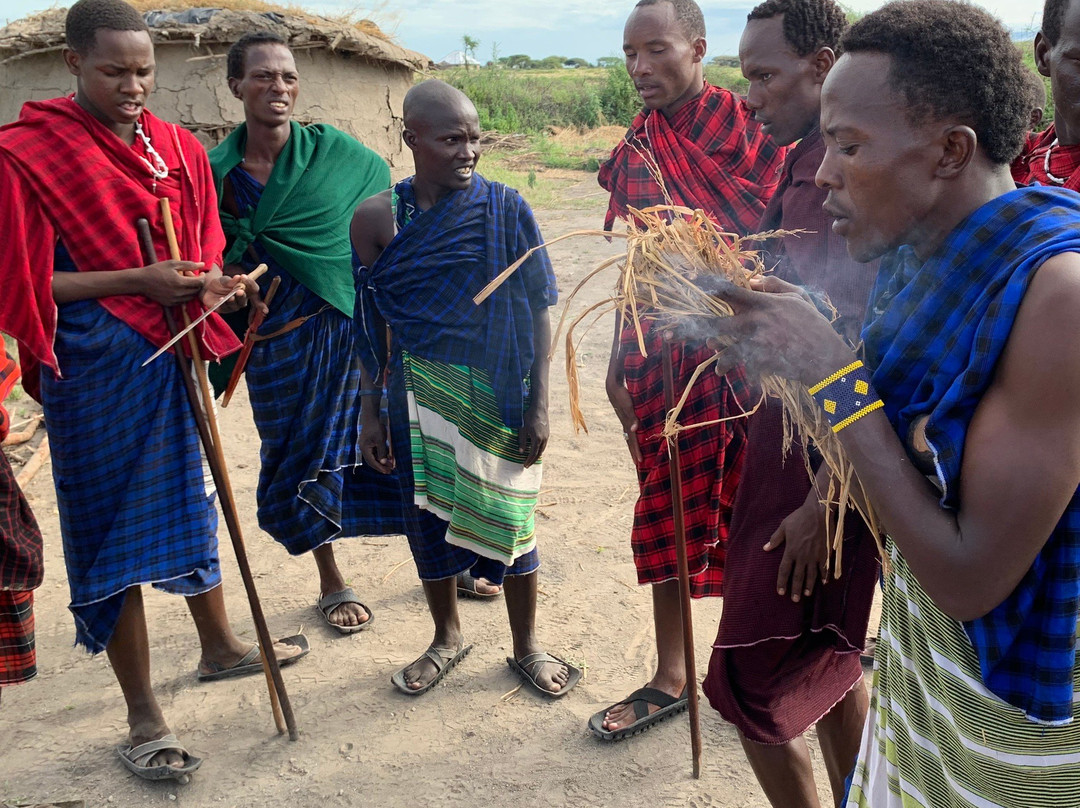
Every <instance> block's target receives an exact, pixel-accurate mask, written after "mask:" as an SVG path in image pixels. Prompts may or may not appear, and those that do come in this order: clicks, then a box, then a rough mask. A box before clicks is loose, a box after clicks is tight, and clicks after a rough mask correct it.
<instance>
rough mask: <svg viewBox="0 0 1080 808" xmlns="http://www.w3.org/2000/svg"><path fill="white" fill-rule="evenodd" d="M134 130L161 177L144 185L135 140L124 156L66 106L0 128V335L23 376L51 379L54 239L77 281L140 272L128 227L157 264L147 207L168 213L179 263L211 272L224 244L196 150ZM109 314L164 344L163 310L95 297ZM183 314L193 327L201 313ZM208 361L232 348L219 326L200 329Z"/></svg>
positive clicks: (139, 300)
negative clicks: (11, 341) (143, 234)
mask: <svg viewBox="0 0 1080 808" xmlns="http://www.w3.org/2000/svg"><path fill="white" fill-rule="evenodd" d="M142 125H143V127H144V129H145V131H146V134H147V135H148V136H149V137H150V140H151V142H152V143H153V145H154V148H155V149H156V150H157V151H158V153H159V154H160V155H161V157H162V159H163V160H164V161H165V164H166V166H167V167H168V169H169V176H168V177H167V178H165V179H163V180H158V181H157V182H156V187H155V182H154V179H153V176H152V175H151V173H150V169H149V168H148V167H147V166H146V165H145V164H144V163H143V161H142V160H141V159H140V155H142V156H145V148H144V147H143V145H142V143H141V141H140V140H139V139H138V138H136V140H135V145H134V146H128V145H127V144H125V143H124V142H123V141H122V140H120V139H119V138H118V137H116V135H114V134H113V133H112V132H110V131H109V130H108V129H106V128H105V126H104V125H103V124H101V123H100V122H99V121H98V120H96V119H95V118H94V117H93V116H91V115H90V114H89V113H87V112H86V111H85V110H83V109H82V107H80V106H79V105H78V104H76V103H75V102H74V101H73V100H72V99H71V98H55V99H52V100H50V101H35V102H31V103H28V104H25V105H24V106H23V109H22V113H21V115H20V116H19V120H18V121H16V122H15V123H12V124H8V125H7V126H4V127H0V232H2V233H4V234H5V238H4V249H3V250H2V251H0V288H3V290H4V294H3V296H2V297H0V331H5V332H7V333H8V334H11V335H12V336H13V337H15V338H16V339H18V340H19V342H20V343H21V344H22V346H23V348H22V349H21V350H20V358H21V360H22V363H23V371H24V373H25V374H26V375H27V376H28V377H30V376H31V372H32V371H36V367H31V362H32V360H36V361H40V362H42V363H43V364H45V365H48V366H49V367H51V368H53V369H57V367H56V355H55V354H54V353H53V345H52V343H53V337H54V334H55V331H56V304H55V303H54V302H53V297H52V266H53V254H54V252H55V249H56V242H57V239H62V240H63V242H64V246H65V247H66V248H67V250H68V252H70V253H71V257H72V258H73V259H74V261H75V265H76V267H78V268H79V270H81V271H97V270H110V269H123V268H130V267H140V266H143V265H144V264H145V263H146V261H145V260H144V259H143V256H142V251H141V250H140V248H139V241H138V237H137V235H136V232H135V221H136V219H139V218H145V219H147V220H149V222H150V226H151V229H152V230H153V232H154V234H155V240H156V242H157V249H158V254H159V255H160V256H162V257H164V256H167V255H168V248H167V244H166V241H165V233H164V227H163V224H162V217H161V213H160V210H159V208H158V199H159V198H160V197H168V198H169V200H170V201H171V203H172V213H173V219H174V221H175V223H176V231H177V237H178V239H179V242H180V251H181V254H182V256H183V257H184V258H186V259H189V260H194V261H204V262H205V263H206V265H207V267H210V266H212V265H214V264H218V265H220V264H221V253H222V250H223V249H224V247H225V236H224V235H223V234H222V232H221V224H220V223H219V221H218V217H217V195H216V194H215V192H214V182H213V177H212V176H211V174H210V163H209V161H208V160H207V157H206V152H205V151H204V150H203V148H202V146H201V145H199V142H198V141H197V140H195V138H194V137H193V136H192V135H191V134H190V133H188V132H187V131H185V130H183V129H181V128H180V127H178V126H175V125H173V124H169V123H165V122H164V121H161V120H159V119H158V118H155V117H154V116H153V115H151V114H150V113H149V112H146V111H144V112H143V114H142ZM100 302H101V305H102V306H104V307H105V308H106V309H107V310H108V311H109V312H110V313H111V314H113V315H114V316H116V317H118V318H120V319H121V320H123V321H124V322H125V323H127V324H128V325H130V326H131V327H132V328H134V329H135V330H136V331H138V332H139V333H140V334H142V335H143V336H144V337H146V338H147V339H148V340H150V341H151V342H153V343H154V344H155V345H158V346H161V345H164V344H165V343H166V342H167V341H168V339H169V332H168V329H167V328H166V325H165V318H164V314H163V312H162V308H161V306H160V305H158V304H157V303H154V302H153V301H152V300H150V299H149V298H146V297H142V296H140V295H124V296H119V297H107V298H102V299H101V301H100ZM201 310H202V307H201V306H200V305H199V303H198V301H192V302H191V303H190V304H189V313H190V314H191V316H192V318H195V317H197V316H198V315H199V314H200V313H201ZM200 338H201V342H202V347H203V351H204V355H205V356H206V357H207V358H214V359H217V358H220V357H221V356H224V355H226V354H228V353H231V352H232V351H234V350H237V349H238V348H239V347H240V343H239V341H238V340H237V339H236V337H235V335H234V334H233V333H232V331H231V330H230V329H229V328H228V326H226V325H225V323H224V322H223V321H222V320H221V319H220V318H219V317H216V316H214V317H211V318H210V319H208V320H207V321H206V324H205V325H203V326H200Z"/></svg>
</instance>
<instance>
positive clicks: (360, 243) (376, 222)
mask: <svg viewBox="0 0 1080 808" xmlns="http://www.w3.org/2000/svg"><path fill="white" fill-rule="evenodd" d="M391 199H392V197H391V191H390V190H389V189H387V190H385V191H382V192H380V193H377V194H375V195H374V196H369V197H368V198H367V199H365V200H364V201H363V202H361V203H360V204H359V205H357V206H356V210H355V211H354V212H353V218H352V224H351V225H350V227H349V235H350V237H351V239H352V245H353V249H354V250H356V254H357V256H358V257H359V258H360V260H361V261H362V262H364V264H365V265H367V266H371V264H372V263H374V262H375V260H376V259H377V258H378V257H379V255H380V254H381V253H382V251H383V250H384V249H385V248H386V245H387V244H389V243H390V242H391V241H392V240H393V238H394V212H393V210H392V209H391Z"/></svg>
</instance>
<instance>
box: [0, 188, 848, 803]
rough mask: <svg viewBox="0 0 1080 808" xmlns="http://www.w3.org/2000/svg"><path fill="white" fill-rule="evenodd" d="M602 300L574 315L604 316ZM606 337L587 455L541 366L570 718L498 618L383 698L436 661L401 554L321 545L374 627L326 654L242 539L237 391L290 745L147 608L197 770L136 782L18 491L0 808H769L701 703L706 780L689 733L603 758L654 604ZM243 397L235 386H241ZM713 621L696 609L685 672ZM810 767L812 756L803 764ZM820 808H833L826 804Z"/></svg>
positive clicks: (262, 693) (297, 592) (187, 638)
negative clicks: (521, 672) (305, 650)
mask: <svg viewBox="0 0 1080 808" xmlns="http://www.w3.org/2000/svg"><path fill="white" fill-rule="evenodd" d="M594 191H595V185H592V184H591V183H590V182H585V183H582V184H581V185H580V186H578V187H576V188H571V189H570V190H569V192H568V193H570V194H571V195H577V196H581V197H587V199H588V201H587V202H585V203H583V204H585V205H587V207H586V208H584V209H573V210H569V209H568V210H561V211H560V210H556V211H544V212H541V213H540V214H539V218H540V221H541V225H542V227H543V229H544V232H545V233H546V234H547V235H548V237H552V236H555V235H559V234H561V233H564V232H567V231H569V230H573V229H578V228H583V227H595V226H597V225H598V223H599V222H600V221H601V217H602V199H600V198H597V197H595V196H592V194H593V192H594ZM615 249H617V247H612V246H610V245H607V244H606V243H605V242H604V241H602V240H599V239H597V240H586V239H579V240H571V241H570V242H563V243H561V244H559V245H557V246H556V247H555V248H553V249H552V251H551V252H552V259H553V261H554V263H555V267H556V271H557V273H558V275H559V279H560V287H561V289H562V290H563V293H564V295H565V294H566V293H567V292H569V290H570V289H572V288H573V286H574V285H575V284H576V283H577V281H578V280H580V278H581V277H583V275H584V273H585V272H587V271H588V270H589V269H590V268H592V267H593V266H594V265H595V264H596V263H597V262H598V261H599V260H600V259H601V258H603V257H606V256H608V255H610V254H612V252H613V250H615ZM608 286H609V284H608V283H607V282H603V281H602V282H600V283H597V284H595V285H594V286H593V288H592V289H591V290H590V292H588V293H587V294H586V295H585V297H584V298H583V301H582V302H583V303H584V302H588V301H594V300H599V299H600V298H601V297H602V296H603V294H604V293H605V292H606V291H607V287H608ZM610 333H611V325H610V321H609V320H604V321H603V322H602V323H601V324H600V325H599V326H598V327H596V328H595V329H594V330H593V331H592V333H591V334H590V335H589V336H588V337H587V338H586V339H585V341H584V343H583V344H582V347H581V351H580V356H579V361H580V363H581V381H582V389H583V409H584V411H585V413H586V417H587V418H588V420H589V426H590V434H589V435H584V434H582V435H574V434H573V432H572V429H571V427H570V422H569V417H568V414H567V401H566V381H565V377H564V374H563V372H562V361H563V360H562V352H561V350H560V352H559V354H558V355H557V357H556V360H555V362H554V363H553V372H552V379H553V395H552V427H553V438H552V442H551V447H550V449H549V452H548V455H547V457H546V458H545V462H544V466H545V473H544V479H545V484H544V493H543V495H542V496H541V502H542V505H543V508H542V509H541V511H540V516H539V518H538V523H537V527H538V531H539V537H540V545H541V555H542V558H543V569H542V570H541V583H540V586H541V595H540V607H539V608H540V615H539V625H540V631H541V635H542V637H543V639H544V640H545V641H546V642H547V643H548V645H549V648H550V649H551V650H552V651H554V652H556V653H560V654H565V655H566V656H568V657H569V658H570V659H572V660H573V661H575V662H577V663H585V664H587V666H588V671H587V678H586V679H585V680H584V681H583V682H582V684H581V685H580V686H579V687H578V689H577V690H576V691H575V692H574V693H573V694H571V695H570V696H569V697H567V698H565V699H561V700H559V701H555V702H550V703H549V702H546V701H543V700H541V699H540V698H538V697H536V696H534V695H532V694H531V693H528V692H516V693H513V695H509V694H510V693H511V692H512V691H514V689H515V688H516V687H517V685H518V680H517V679H516V678H515V677H514V675H513V674H512V673H511V672H510V670H509V668H508V667H507V665H506V662H505V661H504V660H505V657H506V655H507V654H508V653H509V648H510V642H509V629H508V627H507V623H506V614H505V609H504V607H503V604H502V603H501V601H500V602H494V603H490V602H473V601H465V602H463V605H462V615H463V620H464V622H465V630H466V636H467V638H468V640H469V641H471V642H473V643H475V644H476V647H475V649H474V651H473V653H472V654H471V655H470V656H469V657H468V658H467V659H466V660H465V661H464V662H463V663H462V665H461V666H459V668H458V669H457V670H455V671H454V672H453V673H452V674H451V675H450V676H449V677H448V678H447V679H446V680H445V681H444V683H443V684H441V685H440V686H439V687H438V688H437V689H436V690H434V691H432V692H431V693H429V694H427V695H426V696H424V697H422V698H420V699H416V700H413V699H409V698H408V697H405V696H402V695H400V694H398V693H397V692H395V691H394V690H393V689H392V688H391V686H390V684H389V677H390V674H391V673H392V672H393V671H394V670H396V669H397V668H398V667H400V666H401V665H403V664H405V663H407V662H408V661H410V660H411V659H413V658H414V657H415V656H416V655H417V654H419V653H420V652H421V651H422V650H423V649H424V648H425V647H426V645H427V643H428V642H429V641H430V631H431V628H430V622H429V618H428V616H427V612H426V609H425V607H424V602H423V596H422V593H421V589H420V587H419V585H418V582H417V580H416V577H415V570H414V568H413V566H412V564H411V562H410V561H409V559H410V556H409V551H408V547H407V545H406V543H405V540H404V538H401V537H390V538H363V539H351V540H347V541H342V542H340V543H338V544H337V545H336V550H337V553H338V558H339V560H340V563H341V566H342V568H343V570H345V571H346V575H349V576H351V584H352V586H353V587H354V588H355V589H356V590H357V591H358V592H359V593H360V595H361V597H363V598H364V600H365V602H366V603H367V604H368V605H369V606H370V607H371V608H372V609H373V610H374V612H375V614H376V615H377V623H376V625H375V626H374V627H373V629H372V630H371V631H368V632H365V633H363V634H360V635H356V636H353V637H338V636H336V635H333V634H331V632H330V630H329V629H328V628H326V627H325V626H323V625H322V624H321V623H320V622H319V621H318V620H317V615H316V612H315V610H314V607H313V603H314V599H315V595H316V586H317V576H316V573H315V566H314V563H313V562H312V561H311V560H309V559H307V558H291V557H289V556H288V555H287V554H286V553H285V551H284V550H283V549H282V548H281V547H280V546H278V545H277V544H276V543H275V542H273V541H272V540H271V539H270V538H269V537H268V536H266V535H264V534H262V533H260V532H259V530H258V529H257V527H256V523H255V495H254V491H255V481H256V476H257V470H258V439H257V436H256V433H255V429H254V425H253V424H252V422H251V415H250V409H249V407H248V404H247V399H246V395H245V393H244V392H243V390H242V389H241V391H240V392H239V393H238V394H237V396H236V398H235V400H234V403H233V404H232V405H231V406H230V407H229V408H228V410H226V411H225V412H224V413H223V416H222V428H223V431H224V434H225V435H226V436H227V437H226V439H225V440H226V451H227V455H228V457H229V460H230V465H231V471H232V476H233V483H234V487H235V489H236V495H237V497H238V499H239V502H240V507H241V510H242V519H243V527H244V530H245V535H246V539H247V546H248V552H249V555H250V557H251V561H252V565H253V568H254V570H255V572H256V577H257V583H258V586H259V590H260V593H261V596H262V601H263V607H264V610H265V612H266V614H267V616H268V620H269V622H270V628H271V631H272V633H274V634H275V635H276V636H283V635H287V634H291V633H294V632H295V631H296V630H297V628H298V627H299V626H304V627H305V630H306V631H307V633H308V636H309V638H310V640H311V643H312V646H313V651H312V654H311V655H310V656H309V657H308V658H307V659H305V660H303V661H302V662H300V663H299V664H297V665H296V666H293V667H288V668H285V669H284V670H283V673H284V677H285V681H286V684H287V686H288V689H289V692H290V694H291V696H292V701H293V705H294V708H295V710H296V714H297V717H298V721H299V724H300V728H301V732H302V734H301V738H300V740H299V741H298V742H297V743H290V742H289V741H288V740H286V739H285V738H282V737H278V736H277V735H276V734H275V732H274V729H273V721H272V718H271V715H270V710H269V706H268V702H267V694H266V688H265V684H264V681H263V679H262V677H261V676H260V677H250V678H246V679H240V680H234V681H232V682H221V683H216V684H205V685H204V684H199V683H197V682H196V680H195V676H194V669H195V664H196V662H197V659H198V644H197V641H196V636H195V631H194V627H193V625H192V624H191V621H190V618H189V616H188V613H187V610H186V609H185V607H184V604H183V603H182V601H181V600H180V599H179V598H174V597H169V596H166V595H164V594H161V593H157V592H155V593H153V594H148V596H147V610H148V614H149V619H150V626H151V648H152V665H153V671H154V682H155V687H156V689H157V692H158V694H159V698H160V700H161V703H162V706H163V708H164V710H165V714H166V717H167V718H168V720H169V721H170V723H171V726H172V729H173V730H174V731H175V732H176V734H177V735H178V736H179V737H180V738H181V739H182V740H183V741H185V742H186V743H187V744H188V746H189V747H190V748H191V750H192V751H193V752H195V753H196V754H198V755H201V756H203V757H205V758H206V762H205V764H204V765H203V768H202V769H201V771H199V772H198V773H197V774H196V776H195V778H194V779H193V781H192V783H191V784H189V785H187V786H177V785H175V784H150V783H145V782H142V781H140V780H138V779H136V778H135V777H133V776H132V775H130V774H128V773H127V771H126V770H124V769H123V768H122V767H121V765H120V763H119V761H118V760H117V758H116V754H115V752H114V751H113V747H114V746H116V745H117V744H120V743H122V742H123V741H124V739H125V737H126V724H125V720H124V715H125V714H124V705H123V700H122V697H121V694H120V689H119V687H118V686H117V684H116V682H115V680H114V678H113V676H112V672H111V670H110V669H109V665H108V662H107V660H106V658H105V656H104V655H101V656H99V657H97V658H91V657H89V656H88V655H86V654H85V653H84V652H82V651H81V650H78V649H75V648H72V647H71V643H72V638H73V626H72V621H71V617H70V615H69V613H68V612H67V609H66V606H67V602H68V598H67V582H66V581H65V579H64V566H63V557H62V550H61V546H60V538H59V525H58V517H57V511H56V501H55V495H54V492H53V487H52V479H51V475H50V474H49V473H48V470H46V472H45V473H42V474H39V475H38V477H37V478H36V479H35V480H34V481H33V482H32V483H31V484H30V486H29V490H28V491H27V494H28V496H29V497H30V500H31V504H32V506H33V508H34V510H35V512H36V514H37V516H38V518H39V520H40V521H41V525H42V529H43V531H44V534H45V537H46V564H47V568H46V580H45V583H44V585H43V587H42V588H41V589H40V590H39V596H38V603H37V615H38V655H39V668H40V671H41V674H40V676H39V677H38V679H36V680H35V681H34V682H32V683H30V684H29V685H26V686H23V687H17V688H11V689H9V690H6V691H5V692H4V696H3V705H2V707H0V803H2V802H4V801H7V802H11V803H15V802H30V801H38V802H59V801H61V800H84V801H85V805H87V806H102V805H117V806H135V805H140V806H141V805H148V804H158V803H166V804H168V803H176V804H187V805H192V806H203V805H219V804H220V805H227V806H263V805H280V804H283V803H284V804H288V805H291V806H294V807H295V808H306V807H307V806H313V807H314V806H318V808H327V807H328V806H376V805H379V806H398V805H401V806H404V805H416V804H419V805H431V804H448V805H468V804H484V805H492V806H510V805H541V806H543V805H553V806H562V805H567V806H585V805H590V806H591V805H634V806H637V805H641V806H646V805H647V806H657V808H659V807H660V806H730V808H736V807H737V806H738V807H743V808H750V807H751V806H753V807H754V808H757V807H758V806H764V805H766V803H765V800H764V798H763V796H762V795H761V792H760V790H759V788H758V786H757V783H756V781H755V780H754V777H753V774H752V773H751V771H750V768H749V766H748V765H747V763H746V761H745V759H744V758H743V755H742V751H741V748H740V746H739V742H738V738H737V737H736V734H735V732H734V730H733V729H732V728H731V727H729V726H727V725H725V724H724V723H722V722H721V721H720V720H719V718H718V716H717V715H716V713H714V712H713V711H712V710H711V709H709V708H708V707H707V705H705V709H704V711H703V720H702V725H703V732H704V746H705V754H704V771H703V775H702V778H701V780H700V781H697V782H695V781H693V780H692V779H691V777H690V765H689V762H690V751H689V741H688V735H687V726H688V724H687V722H686V719H685V716H684V717H682V718H680V719H677V720H673V721H669V722H667V723H666V724H664V725H662V726H661V727H658V728H657V729H655V730H653V731H651V732H650V733H648V734H646V735H643V736H641V737H638V738H635V739H632V740H630V741H628V742H625V743H620V744H615V745H604V744H601V743H599V742H597V741H596V740H595V739H594V738H593V737H592V736H591V735H590V734H589V733H588V730H587V729H586V721H587V720H588V717H589V716H590V715H591V714H592V713H593V712H595V711H596V710H598V709H600V708H601V707H603V706H604V705H606V704H607V703H609V702H611V701H614V700H615V699H616V698H619V697H622V696H623V695H625V694H626V693H627V692H629V691H630V690H632V689H634V688H635V687H638V686H640V685H641V684H642V683H643V682H644V681H645V680H646V679H647V678H648V676H649V675H650V674H651V671H652V668H653V666H654V664H655V652H654V650H653V647H654V644H653V629H652V619H651V605H650V599H649V593H648V592H647V591H646V590H645V589H642V588H639V587H637V586H636V585H635V583H634V582H635V576H634V569H633V563H632V561H631V558H630V549H629V543H628V535H629V528H630V523H631V509H632V503H633V499H634V495H635V482H634V477H633V472H632V468H631V463H630V461H629V458H628V456H627V453H626V449H625V448H624V444H623V441H622V437H621V435H620V429H619V427H618V423H617V420H616V419H615V417H614V414H613V413H611V411H610V409H609V406H608V404H607V400H606V397H605V394H604V390H603V377H604V372H605V369H606V361H607V351H608V346H609V345H610V342H609V340H610ZM241 388H242V386H241ZM222 537H223V538H222V542H221V547H222V550H221V552H222V563H223V568H224V574H225V587H226V597H227V601H228V606H229V610H230V614H231V616H232V619H233V622H234V625H236V626H237V627H238V628H239V629H240V630H242V632H243V634H244V636H248V637H250V636H252V635H253V631H252V629H251V626H250V618H249V617H248V615H247V606H246V601H245V598H244V595H243V588H242V586H241V583H240V579H239V575H238V573H237V571H236V566H235V563H234V561H233V556H232V551H231V547H230V546H229V542H228V540H227V538H226V537H225V533H224V528H223V532H222ZM720 605H721V604H720V602H718V601H714V602H704V603H699V604H698V605H697V607H696V609H695V622H696V636H697V657H698V666H699V668H698V669H699V671H700V672H703V671H704V669H705V666H706V664H707V660H708V654H709V646H710V643H711V641H712V639H713V636H714V633H715V627H716V623H717V620H718V618H719V614H720ZM813 751H814V755H815V765H818V766H819V782H822V783H824V782H825V780H824V776H823V773H822V772H821V771H820V765H819V764H820V756H819V755H818V753H817V749H816V746H815V747H814V750H813ZM822 796H823V804H828V802H831V800H828V798H827V796H826V795H825V794H824V793H823V794H822Z"/></svg>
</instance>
